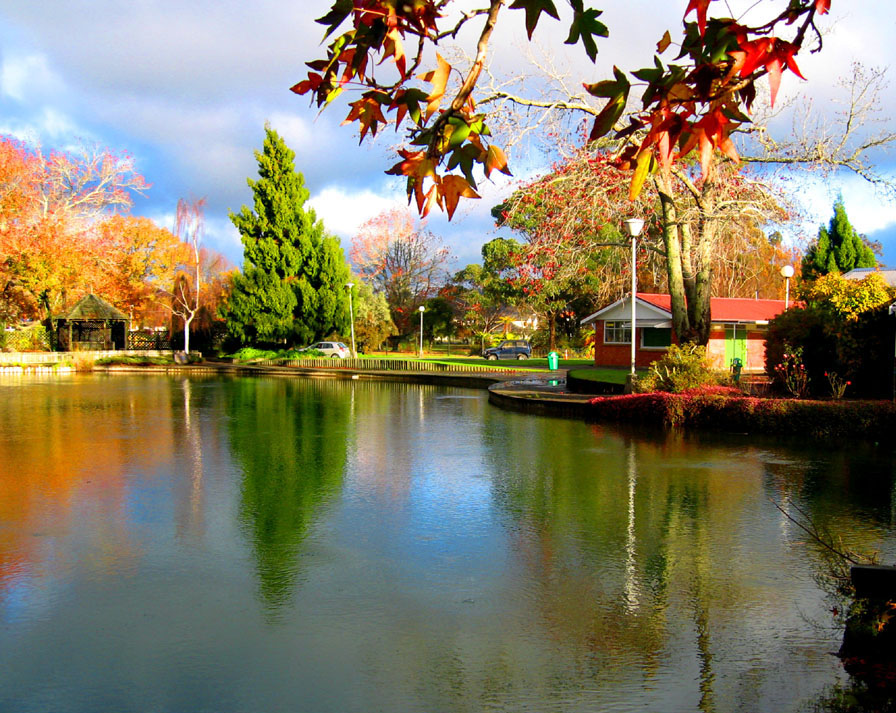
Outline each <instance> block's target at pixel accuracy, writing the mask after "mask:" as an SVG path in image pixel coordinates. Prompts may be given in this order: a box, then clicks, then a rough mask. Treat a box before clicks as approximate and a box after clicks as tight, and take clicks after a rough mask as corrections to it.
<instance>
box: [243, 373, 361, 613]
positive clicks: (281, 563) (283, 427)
mask: <svg viewBox="0 0 896 713" xmlns="http://www.w3.org/2000/svg"><path fill="white" fill-rule="evenodd" d="M335 386H338V384H336V383H335V382H318V381H310V380H309V381H292V380H275V379H271V380H264V379H241V380H237V381H235V382H233V383H232V384H231V385H230V389H229V396H228V399H227V411H228V416H229V419H230V423H229V429H230V442H231V446H232V449H233V453H234V457H235V459H236V460H237V461H238V462H239V464H240V467H241V470H242V487H241V497H240V519H241V521H242V525H243V528H244V531H245V533H246V535H247V537H248V538H249V539H250V540H251V544H252V548H253V550H254V554H255V560H256V570H257V575H258V579H259V586H260V591H261V596H262V599H263V600H264V603H265V604H266V606H267V607H269V608H271V609H277V608H279V607H281V606H283V605H284V604H286V603H287V602H288V601H289V599H290V595H291V593H292V590H293V586H294V584H295V582H296V580H297V578H298V576H299V563H298V554H299V546H300V544H301V542H302V540H303V539H304V538H305V536H306V535H307V534H308V529H309V527H310V526H311V525H312V523H313V521H314V518H315V515H316V514H318V512H319V510H320V508H321V507H322V506H323V505H324V503H326V502H327V501H328V500H329V499H330V498H331V497H332V496H333V495H334V494H335V493H336V492H337V491H338V490H339V489H340V487H341V485H342V477H343V469H344V467H345V459H346V428H347V425H348V419H349V405H348V403H347V402H346V401H345V399H344V398H340V397H339V395H338V394H337V393H336V390H335V388H334V387H335Z"/></svg>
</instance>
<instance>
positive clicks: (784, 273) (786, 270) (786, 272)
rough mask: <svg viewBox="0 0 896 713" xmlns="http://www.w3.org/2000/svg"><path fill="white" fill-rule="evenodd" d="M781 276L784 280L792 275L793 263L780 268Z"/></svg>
mask: <svg viewBox="0 0 896 713" xmlns="http://www.w3.org/2000/svg"><path fill="white" fill-rule="evenodd" d="M781 277H783V278H784V279H785V280H789V279H790V278H791V277H793V265H785V266H784V267H782V268H781Z"/></svg>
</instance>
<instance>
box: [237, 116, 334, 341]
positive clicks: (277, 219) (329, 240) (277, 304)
mask: <svg viewBox="0 0 896 713" xmlns="http://www.w3.org/2000/svg"><path fill="white" fill-rule="evenodd" d="M294 157H295V154H294V153H293V151H292V150H291V149H290V148H289V147H288V146H287V145H286V143H284V141H283V139H282V138H281V137H280V136H279V135H278V134H277V132H276V131H274V130H273V129H272V128H270V126H266V127H265V139H264V148H263V150H262V151H261V152H260V153H259V152H258V151H256V152H255V158H256V160H257V161H258V175H259V180H257V181H253V180H252V179H249V181H248V183H249V187H250V188H251V189H252V192H253V194H254V196H255V201H254V203H255V210H254V211H253V210H250V209H249V208H248V207H246V206H243V207H242V209H241V210H240V212H239V213H232V212H231V214H230V220H231V221H232V222H233V224H234V225H235V226H236V229H237V230H238V231H239V232H240V239H241V240H242V243H243V259H244V262H243V271H242V274H240V275H237V276H236V278H235V279H234V282H233V290H232V293H231V296H230V299H229V301H228V305H227V307H226V308H225V309H224V310H223V316H224V317H225V319H226V320H227V329H228V331H229V332H230V334H231V335H232V336H234V337H236V338H237V339H239V340H240V342H242V343H244V344H257V343H264V342H268V343H286V344H289V345H294V344H302V343H308V342H312V341H315V340H317V339H321V338H324V337H326V336H328V335H330V334H331V333H333V332H341V331H343V330H344V329H345V328H346V327H347V326H348V295H347V292H346V289H345V284H346V283H347V282H348V279H349V269H348V265H347V263H346V261H345V256H344V254H343V252H342V248H341V247H340V245H339V240H338V239H337V238H335V237H332V236H329V235H327V234H326V233H325V232H324V226H323V223H322V222H321V221H319V220H318V219H317V216H316V215H315V214H314V211H313V210H311V209H310V208H309V209H305V208H304V207H303V206H304V204H305V201H307V200H308V196H309V193H308V190H307V189H306V188H305V179H304V178H303V176H302V174H301V173H298V172H297V171H296V170H295V167H294V164H293V159H294Z"/></svg>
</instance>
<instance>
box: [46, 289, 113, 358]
mask: <svg viewBox="0 0 896 713" xmlns="http://www.w3.org/2000/svg"><path fill="white" fill-rule="evenodd" d="M53 321H54V322H55V327H56V348H57V349H58V350H59V351H68V352H84V351H109V350H117V349H125V348H127V338H128V322H129V321H130V320H129V319H128V316H127V315H126V314H124V313H123V312H121V311H119V310H117V309H115V307H113V306H112V305H110V304H109V303H108V302H106V301H105V300H104V299H101V298H99V297H97V296H96V295H87V296H86V297H84V298H83V299H81V300H80V301H79V302H78V304H76V305H75V306H74V307H72V308H71V309H70V310H69V311H68V313H67V314H65V315H63V316H61V317H57V318H56V319H54V320H53Z"/></svg>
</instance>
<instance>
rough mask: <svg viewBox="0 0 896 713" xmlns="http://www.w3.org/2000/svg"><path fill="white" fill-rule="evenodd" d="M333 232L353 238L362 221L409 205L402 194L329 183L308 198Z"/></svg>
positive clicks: (318, 215) (319, 216) (328, 228)
mask: <svg viewBox="0 0 896 713" xmlns="http://www.w3.org/2000/svg"><path fill="white" fill-rule="evenodd" d="M308 203H309V205H310V206H311V207H312V208H314V211H315V213H317V217H318V218H321V219H322V220H323V221H324V225H325V226H326V227H327V230H329V231H330V232H333V233H336V234H338V235H340V236H342V237H345V238H351V237H352V236H353V235H354V234H355V233H356V232H357V230H358V228H359V227H361V224H362V223H364V222H365V221H367V220H370V219H371V218H373V217H375V216H377V215H379V214H380V213H382V212H384V211H387V210H391V209H393V208H403V207H405V206H406V205H407V203H406V201H405V200H404V198H403V196H397V195H381V194H378V193H375V192H373V191H371V190H361V191H347V190H345V189H343V188H339V187H334V186H330V187H327V188H324V189H323V190H322V191H321V192H320V193H318V194H316V195H315V196H312V198H311V199H310V200H309V201H308Z"/></svg>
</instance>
